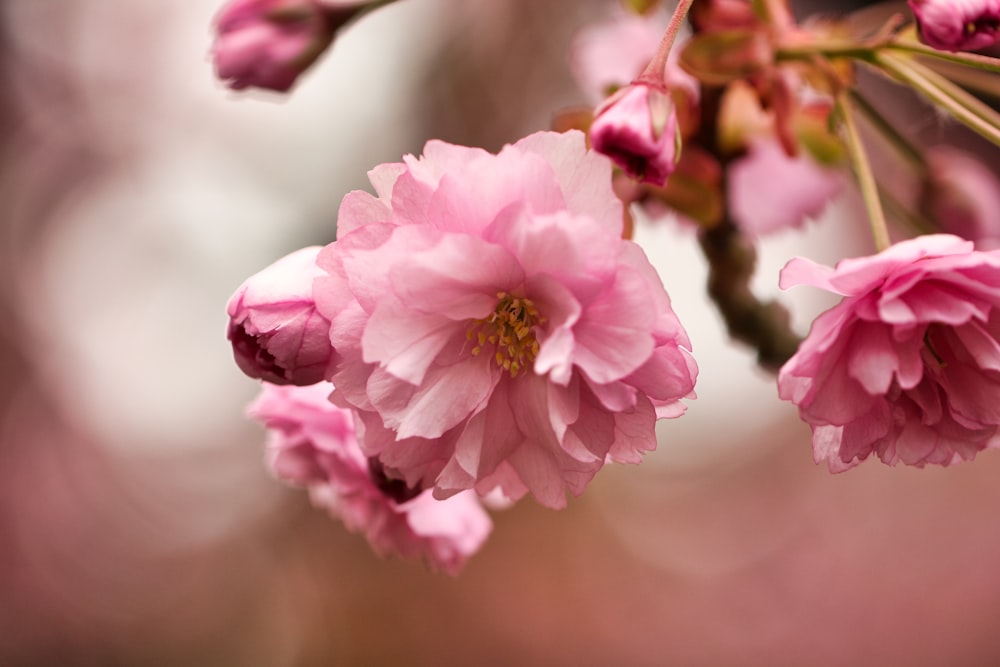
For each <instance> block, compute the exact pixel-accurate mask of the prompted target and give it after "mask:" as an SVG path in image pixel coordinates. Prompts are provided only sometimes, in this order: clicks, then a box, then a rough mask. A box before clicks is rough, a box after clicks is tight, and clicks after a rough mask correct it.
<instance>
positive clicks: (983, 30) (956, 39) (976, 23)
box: [908, 0, 1000, 51]
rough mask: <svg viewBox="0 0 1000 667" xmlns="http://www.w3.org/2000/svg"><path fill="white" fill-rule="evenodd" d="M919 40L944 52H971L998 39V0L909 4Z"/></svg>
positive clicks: (925, 0)
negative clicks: (917, 27) (917, 29)
mask: <svg viewBox="0 0 1000 667" xmlns="http://www.w3.org/2000/svg"><path fill="white" fill-rule="evenodd" d="M908 3H909V5H910V9H912V10H913V15H914V16H915V17H916V19H917V25H918V26H919V27H920V39H921V40H923V42H924V43H926V44H927V45H928V46H933V47H934V48H935V49H942V50H945V51H970V50H974V49H983V48H986V47H987V46H991V45H992V44H994V43H995V42H996V41H997V40H998V39H1000V0H908Z"/></svg>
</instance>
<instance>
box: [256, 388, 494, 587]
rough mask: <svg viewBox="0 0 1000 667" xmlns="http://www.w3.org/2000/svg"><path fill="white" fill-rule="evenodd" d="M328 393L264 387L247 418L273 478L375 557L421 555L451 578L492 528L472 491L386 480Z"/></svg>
mask: <svg viewBox="0 0 1000 667" xmlns="http://www.w3.org/2000/svg"><path fill="white" fill-rule="evenodd" d="M332 389H333V386H332V385H330V384H329V383H320V384H316V385H313V386H310V387H278V386H275V385H269V384H266V383H265V384H264V388H263V391H262V392H261V394H260V396H259V397H258V398H257V400H256V401H254V403H253V404H252V405H251V406H250V407H249V413H250V416H251V417H253V418H254V419H257V420H259V421H261V422H262V423H263V424H264V425H265V426H266V427H267V429H268V459H269V463H270V466H271V469H272V470H273V471H274V473H275V475H277V476H278V477H280V478H281V479H284V480H286V481H288V482H291V483H293V484H296V485H299V486H305V487H306V488H308V490H309V495H310V497H311V498H312V500H313V502H314V503H315V504H316V505H317V506H320V507H324V508H325V509H327V510H328V511H329V512H330V513H331V515H333V516H335V517H338V518H340V520H341V521H343V522H344V524H345V525H346V526H347V528H348V529H349V530H351V531H353V532H360V533H363V534H364V536H365V537H366V538H367V540H368V542H369V543H370V544H371V545H372V548H373V549H374V550H375V551H376V552H377V553H378V554H379V555H381V556H387V555H396V556H399V557H401V558H405V559H413V558H422V559H423V560H424V561H425V562H426V563H427V564H428V565H429V566H430V567H432V568H434V569H437V570H443V571H445V572H447V573H449V574H457V573H458V571H459V570H460V569H461V568H462V566H464V565H465V562H466V560H468V558H469V556H471V555H472V554H474V553H476V552H477V551H478V550H479V548H480V547H481V546H482V545H483V542H484V541H485V540H486V537H487V536H488V535H489V533H490V530H491V529H492V522H491V521H490V518H489V515H487V514H486V512H485V511H484V510H483V508H482V507H481V506H480V504H479V502H478V500H477V499H476V496H475V494H472V493H462V494H459V495H456V496H453V497H451V498H448V499H446V500H437V499H435V498H434V497H433V495H432V494H431V492H430V491H424V492H421V491H420V490H419V489H412V488H408V487H407V486H406V484H405V483H404V482H402V481H401V480H394V479H390V478H388V477H387V476H386V475H385V472H384V470H383V469H382V467H381V465H380V464H379V463H378V462H377V461H369V459H367V458H366V457H365V455H364V454H362V452H361V449H360V448H359V447H358V443H357V440H356V438H355V434H354V423H353V420H352V417H351V414H350V412H349V411H347V410H343V409H341V408H338V407H336V406H334V405H333V404H332V403H330V401H329V400H328V399H327V397H328V396H329V394H330V391H331V390H332Z"/></svg>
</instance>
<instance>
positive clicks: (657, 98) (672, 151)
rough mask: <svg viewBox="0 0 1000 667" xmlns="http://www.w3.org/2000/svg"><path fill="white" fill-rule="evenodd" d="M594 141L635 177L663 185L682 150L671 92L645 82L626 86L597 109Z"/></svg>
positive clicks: (603, 151)
mask: <svg viewBox="0 0 1000 667" xmlns="http://www.w3.org/2000/svg"><path fill="white" fill-rule="evenodd" d="M590 142H591V144H592V145H593V147H594V150H596V151H597V152H599V153H603V154H604V155H607V156H608V157H610V158H611V159H612V160H613V161H614V163H615V164H617V165H618V166H619V167H621V168H622V169H623V170H624V171H625V172H626V173H627V174H629V175H630V176H632V177H633V178H635V179H638V180H640V181H643V182H644V183H652V184H653V185H657V186H662V185H663V184H664V183H666V182H667V178H668V177H669V176H670V174H671V173H673V171H674V168H675V167H676V165H677V154H678V152H679V150H680V145H679V144H680V137H679V135H678V134H677V112H676V110H675V109H674V104H673V101H672V100H671V99H670V94H669V93H668V92H667V91H666V90H664V89H662V88H658V87H656V86H652V85H649V84H645V83H635V84H632V85H630V86H628V87H626V88H622V89H621V90H619V91H618V92H617V93H615V94H614V95H612V96H611V97H609V98H608V99H607V100H606V101H605V102H604V104H602V105H601V106H600V107H599V108H598V109H597V113H596V116H595V118H594V122H593V123H592V124H591V126H590Z"/></svg>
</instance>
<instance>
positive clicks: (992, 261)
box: [778, 234, 1000, 472]
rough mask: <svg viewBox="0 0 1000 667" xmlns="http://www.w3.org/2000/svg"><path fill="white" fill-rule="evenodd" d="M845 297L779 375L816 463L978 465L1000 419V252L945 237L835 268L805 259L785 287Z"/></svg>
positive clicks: (791, 267)
mask: <svg viewBox="0 0 1000 667" xmlns="http://www.w3.org/2000/svg"><path fill="white" fill-rule="evenodd" d="M799 284H808V285H813V286H816V287H821V288H823V289H827V290H829V291H831V292H835V293H837V294H841V295H843V296H844V299H843V300H842V301H841V302H840V304H838V305H837V306H835V307H834V308H832V309H830V310H828V311H826V312H825V313H823V314H822V315H820V317H819V318H817V319H816V321H815V322H814V323H813V326H812V329H811V330H810V332H809V335H808V337H807V338H806V339H805V341H803V343H802V345H801V346H800V347H799V350H798V352H797V353H796V354H795V355H794V356H793V357H792V358H791V359H790V360H789V361H788V363H787V364H785V366H784V367H782V369H781V372H780V374H779V376H778V393H779V395H780V396H781V398H783V399H785V400H789V401H792V402H793V403H795V404H796V405H798V407H799V414H800V415H801V416H802V418H803V419H804V420H805V421H806V422H808V423H809V425H810V426H811V427H812V432H813V438H812V442H813V452H814V456H815V459H816V461H817V462H819V461H822V460H827V461H828V462H829V466H830V470H831V471H833V472H839V471H842V470H846V469H848V468H850V467H852V466H854V465H857V464H858V463H859V462H860V461H863V460H864V459H865V458H867V457H868V456H869V455H871V454H872V453H873V452H874V453H875V454H876V455H877V456H878V457H879V458H880V459H881V460H882V461H883V462H885V463H888V464H895V463H897V462H902V463H905V464H907V465H916V466H923V465H924V464H927V463H936V464H940V465H948V464H951V463H955V462H957V461H961V460H970V459H972V458H974V457H975V455H976V453H977V452H979V451H980V450H982V449H984V448H986V447H991V446H994V445H995V443H996V441H997V429H998V426H1000V254H998V253H997V252H979V251H975V250H973V244H972V243H971V242H969V241H965V240H962V239H960V238H958V237H956V236H951V235H945V234H939V235H932V236H923V237H918V238H916V239H912V240H909V241H904V242H902V243H898V244H896V245H894V246H892V247H890V248H889V249H888V250H886V251H884V252H882V253H879V254H878V255H874V256H871V257H862V258H858V259H847V260H844V261H842V262H840V263H839V264H837V267H836V268H835V269H830V268H828V267H824V266H819V265H817V264H814V263H813V262H810V261H809V260H805V259H802V258H796V259H793V260H792V261H790V262H789V263H788V265H787V266H786V267H785V268H784V270H783V271H782V273H781V286H782V288H787V287H789V286H792V285H799Z"/></svg>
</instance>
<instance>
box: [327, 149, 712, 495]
mask: <svg viewBox="0 0 1000 667" xmlns="http://www.w3.org/2000/svg"><path fill="white" fill-rule="evenodd" d="M369 175H370V178H371V181H372V184H373V185H374V187H375V191H376V193H377V197H373V196H371V195H369V194H368V193H365V192H354V193H351V194H349V195H348V196H347V197H346V198H345V199H344V201H343V203H342V204H341V208H340V216H339V222H338V231H339V234H338V240H337V242H336V243H334V244H331V245H330V246H327V248H326V249H325V250H324V251H323V252H322V253H321V254H320V257H319V263H320V265H321V266H322V267H324V268H325V269H326V270H327V271H328V273H329V274H330V277H329V278H324V279H320V280H319V281H317V283H316V294H317V306H318V308H319V309H320V311H321V312H323V313H324V314H325V315H326V316H327V317H329V318H330V320H331V323H332V326H331V339H332V341H333V344H334V346H335V347H336V348H337V352H338V358H339V360H340V361H339V363H338V366H337V369H336V372H335V373H334V375H333V377H332V379H333V382H334V384H335V385H336V389H335V391H334V394H333V400H334V401H335V402H337V403H338V404H339V405H343V406H349V407H352V408H354V409H355V410H356V411H357V414H358V416H359V418H360V420H361V423H362V424H363V427H364V435H363V437H362V438H361V439H360V442H361V447H362V449H363V450H364V451H365V453H366V454H367V455H369V456H374V457H378V459H379V460H380V462H381V463H382V464H383V465H384V466H385V469H386V470H387V471H388V472H389V474H391V475H394V476H399V477H401V478H403V479H405V480H406V481H407V483H409V484H410V485H411V486H412V485H416V484H422V485H423V486H424V487H434V491H435V494H436V495H437V496H438V497H447V496H449V495H451V494H453V493H456V492H458V491H461V490H464V489H471V488H475V489H476V490H477V491H478V492H479V493H480V494H481V495H485V494H487V493H489V492H490V491H491V490H493V489H495V488H500V489H502V491H503V493H504V495H506V496H507V497H510V498H516V497H519V496H521V495H523V494H524V493H526V492H530V493H531V494H532V495H534V496H535V497H536V498H537V499H538V500H539V501H540V502H541V503H542V504H544V505H547V506H549V507H562V506H564V505H565V503H566V497H565V494H566V492H567V491H569V492H571V493H573V494H579V493H581V492H582V490H583V488H584V487H585V486H586V484H587V483H588V482H589V481H590V479H591V478H592V477H593V476H594V474H596V472H597V471H598V470H599V469H600V468H601V467H602V466H603V465H604V463H605V461H606V460H608V459H610V460H614V461H625V462H638V461H639V460H640V458H641V454H642V453H644V452H646V451H649V450H651V449H653V448H654V447H655V446H656V437H655V433H654V429H653V426H654V422H655V420H656V419H657V418H659V417H675V416H678V415H680V414H681V413H683V411H684V406H683V405H682V404H681V402H680V399H682V398H684V397H687V396H690V395H692V389H693V385H694V380H695V376H696V373H697V369H696V366H695V364H694V362H693V360H692V358H691V357H690V354H689V352H688V350H689V348H690V342H689V341H688V338H687V335H686V333H685V332H684V330H683V328H682V327H681V325H680V322H679V321H678V320H677V318H676V316H675V315H674V313H673V311H672V309H671V307H670V299H669V298H668V296H667V294H666V292H665V291H664V289H663V286H662V284H661V282H660V280H659V277H658V276H657V275H656V272H655V270H654V269H653V268H652V266H651V265H650V264H649V262H648V260H647V259H646V257H645V255H644V254H643V252H642V251H641V250H640V248H639V247H638V246H637V245H635V244H634V243H632V242H630V241H624V240H622V238H621V234H622V206H621V202H620V201H619V200H618V199H617V197H615V195H614V193H613V192H612V189H611V169H610V164H609V162H608V161H607V160H606V159H604V158H603V157H601V156H599V155H596V154H594V153H592V152H588V151H587V150H586V147H585V141H584V136H583V134H582V133H580V132H571V133H567V134H556V133H552V132H540V133H536V134H533V135H531V136H529V137H526V138H524V139H522V140H520V141H518V142H517V143H516V144H514V145H512V146H507V147H505V148H504V149H503V150H502V151H501V152H500V153H499V154H498V155H492V154H489V153H487V152H485V151H483V150H480V149H475V148H466V147H462V146H453V145H450V144H447V143H444V142H440V141H431V142H428V143H427V145H426V146H425V148H424V154H423V156H422V157H419V158H415V157H413V156H406V157H405V158H404V162H402V163H397V164H385V165H381V166H379V167H376V168H375V169H374V170H372V171H371V172H370V174H369Z"/></svg>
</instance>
